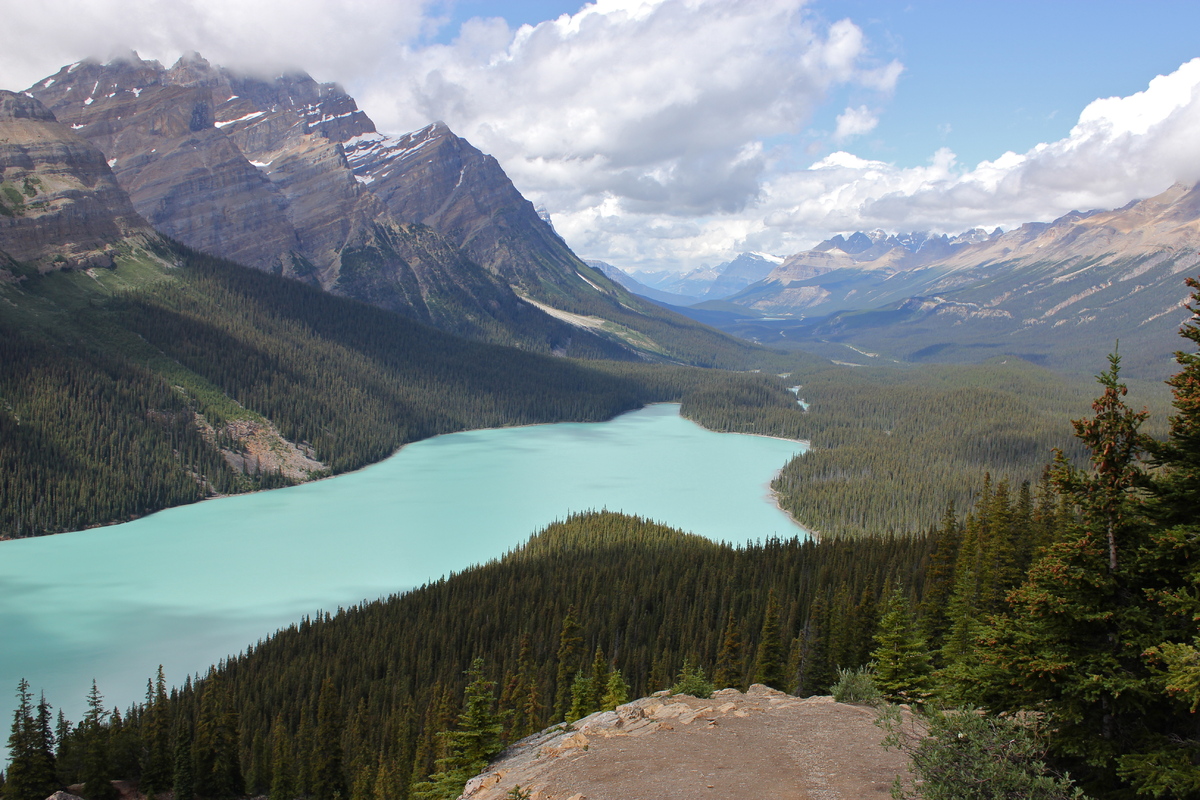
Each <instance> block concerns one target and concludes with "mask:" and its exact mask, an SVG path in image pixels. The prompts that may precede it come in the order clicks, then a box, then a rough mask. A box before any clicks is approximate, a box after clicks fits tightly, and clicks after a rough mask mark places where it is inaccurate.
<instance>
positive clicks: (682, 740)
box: [463, 686, 907, 800]
mask: <svg viewBox="0 0 1200 800" xmlns="http://www.w3.org/2000/svg"><path fill="white" fill-rule="evenodd" d="M874 719H875V712H874V710H873V709H870V708H863V707H860V706H851V705H844V704H842V703H835V702H833V700H832V699H831V698H828V697H812V698H807V699H804V700H801V699H799V698H795V697H790V696H788V695H786V694H783V693H782V692H776V691H774V690H773V689H768V688H766V687H763V686H752V687H750V690H749V691H748V692H747V693H746V694H742V693H741V692H738V691H736V690H733V689H725V690H722V691H720V692H717V693H716V694H714V695H713V697H712V698H711V699H709V700H698V699H696V698H694V697H688V696H682V695H677V696H673V697H671V696H654V697H648V698H643V699H641V700H637V701H635V702H633V703H630V704H628V705H625V706H622V707H621V708H620V709H618V710H617V711H616V712H611V711H610V712H607V713H604V714H594V715H592V716H591V717H587V718H585V719H582V720H580V721H579V722H577V723H575V725H574V726H572V730H563V729H549V730H547V731H543V732H542V733H541V734H537V735H535V736H532V737H530V738H529V739H525V740H523V741H521V742H518V743H517V744H516V745H514V746H513V747H511V748H509V750H507V751H506V752H505V753H503V754H502V755H501V758H500V759H499V760H498V761H496V762H495V763H494V764H492V765H491V768H490V769H489V771H488V772H485V773H484V774H482V775H480V776H479V777H477V778H475V779H474V780H473V781H472V782H471V783H468V784H467V790H466V792H465V793H464V794H463V798H466V800H504V798H505V797H506V795H508V793H509V790H510V789H511V788H512V787H513V786H515V785H520V786H521V788H522V789H525V790H529V791H531V798H532V800H692V798H701V799H703V798H713V800H718V799H719V800H872V799H873V798H881V799H882V798H886V797H888V791H889V788H890V786H891V784H892V780H893V779H894V778H895V777H896V775H897V774H899V773H901V772H904V771H905V769H906V767H907V763H906V760H905V758H904V756H903V755H901V754H900V753H897V752H895V751H890V752H889V751H886V750H884V749H883V747H881V746H880V745H879V742H880V740H881V739H882V738H883V732H882V731H880V730H879V729H878V728H876V727H875V725H874V724H873V721H874Z"/></svg>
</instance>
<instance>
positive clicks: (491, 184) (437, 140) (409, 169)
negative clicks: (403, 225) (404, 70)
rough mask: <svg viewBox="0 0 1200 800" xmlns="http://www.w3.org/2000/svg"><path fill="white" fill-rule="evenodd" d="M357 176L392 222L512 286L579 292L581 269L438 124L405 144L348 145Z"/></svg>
mask: <svg viewBox="0 0 1200 800" xmlns="http://www.w3.org/2000/svg"><path fill="white" fill-rule="evenodd" d="M345 148H346V155H347V157H348V159H349V160H350V164H351V165H352V167H353V168H354V174H355V176H356V177H357V178H358V179H359V180H360V181H363V182H364V183H365V184H367V185H368V186H369V187H370V189H371V191H372V192H373V193H374V194H375V195H376V196H377V197H378V198H379V199H380V200H381V201H382V202H383V203H384V205H385V206H387V208H388V210H389V211H391V212H392V213H393V214H394V215H395V216H396V217H397V218H399V219H401V220H405V221H408V222H420V223H423V224H425V225H428V226H429V227H431V228H433V229H434V230H436V231H438V232H439V233H441V234H442V235H444V236H446V237H447V238H449V239H450V240H451V241H453V242H454V243H455V244H456V245H458V246H459V247H461V248H462V249H463V250H464V252H466V253H467V254H468V256H469V257H470V258H471V260H473V261H475V262H476V263H478V264H480V265H482V266H483V267H485V268H487V269H488V270H490V271H492V272H493V273H495V274H497V275H499V276H501V277H503V278H504V279H505V280H506V281H508V282H509V283H512V284H515V285H517V286H519V287H521V288H524V289H527V290H530V291H533V292H535V293H537V291H538V290H539V289H540V288H542V287H543V285H544V284H546V283H547V282H549V283H552V284H560V285H561V284H566V285H576V286H580V285H582V284H583V283H584V281H583V279H582V278H580V277H579V276H578V275H577V274H576V270H577V269H578V268H579V266H580V265H581V262H580V261H579V259H578V258H576V257H575V255H574V254H573V253H571V251H570V250H569V249H568V248H567V246H566V245H565V244H564V243H563V241H562V239H560V238H559V236H558V234H556V233H555V232H554V230H553V228H551V227H550V226H549V225H548V224H547V223H546V221H545V220H543V219H542V218H541V217H540V216H539V215H538V213H537V210H536V209H535V208H534V206H533V204H532V203H530V202H529V201H528V200H526V199H525V198H524V197H523V196H521V193H520V192H518V191H517V189H516V187H515V186H513V185H512V181H510V180H509V179H508V176H507V175H505V174H504V171H503V169H501V167H500V164H499V163H497V161H496V159H494V158H492V157H491V156H489V155H484V154H483V153H481V152H480V151H479V150H477V149H476V148H475V147H473V146H472V145H471V144H470V143H469V142H467V141H466V140H465V139H462V138H460V137H458V136H456V135H455V134H454V133H453V132H452V131H451V130H450V129H449V128H447V127H446V126H445V125H444V124H443V123H440V122H435V123H434V124H432V125H429V126H428V127H426V128H422V129H421V130H419V131H415V132H413V133H410V134H407V135H405V136H395V137H386V136H382V135H381V134H378V133H370V134H364V135H362V136H358V137H355V138H353V139H350V140H348V141H347V142H346V143H345Z"/></svg>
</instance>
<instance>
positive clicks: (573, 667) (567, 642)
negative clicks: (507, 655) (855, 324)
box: [554, 606, 583, 719]
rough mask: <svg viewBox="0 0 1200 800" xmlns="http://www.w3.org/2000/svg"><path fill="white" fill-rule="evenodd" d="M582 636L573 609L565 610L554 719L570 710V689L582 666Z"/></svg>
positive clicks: (560, 642) (563, 715)
mask: <svg viewBox="0 0 1200 800" xmlns="http://www.w3.org/2000/svg"><path fill="white" fill-rule="evenodd" d="M582 656H583V636H582V635H581V634H580V628H579V623H578V622H577V621H576V620H575V607H574V606H571V607H570V608H568V609H567V615H566V616H565V617H564V618H563V623H562V632H561V633H560V634H559V637H558V675H557V678H556V680H555V684H554V685H555V695H554V717H555V719H563V718H564V717H565V716H566V714H567V712H568V711H569V710H570V708H571V688H572V684H573V681H574V677H575V673H577V672H578V671H579V669H580V667H581V666H582V664H581V658H582Z"/></svg>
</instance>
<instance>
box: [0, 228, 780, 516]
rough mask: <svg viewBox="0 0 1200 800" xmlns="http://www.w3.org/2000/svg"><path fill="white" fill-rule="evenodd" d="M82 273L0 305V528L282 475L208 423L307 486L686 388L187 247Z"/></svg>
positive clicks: (673, 375)
mask: <svg viewBox="0 0 1200 800" xmlns="http://www.w3.org/2000/svg"><path fill="white" fill-rule="evenodd" d="M176 257H178V258H179V263H178V265H177V266H174V267H164V266H163V263H166V262H162V261H161V259H169V258H176ZM94 272H95V274H94V275H91V276H89V275H84V274H83V273H77V272H76V273H50V274H46V275H29V276H26V278H25V280H24V281H23V282H22V283H21V284H20V290H19V293H16V292H15V290H12V289H9V290H8V292H9V294H8V295H6V299H7V300H8V302H5V303H0V356H2V358H0V432H3V434H4V435H3V436H0V465H2V466H4V467H5V468H4V469H3V470H2V471H0V498H3V500H4V502H2V503H0V538H9V537H19V536H32V535H38V534H42V533H52V532H57V531H62V530H72V529H77V528H82V527H87V526H90V525H95V524H100V523H107V522H114V521H120V520H124V519H129V518H131V517H134V516H137V515H140V514H144V513H147V512H150V511H154V510H157V509H160V508H165V507H167V506H172V505H179V504H181V503H187V502H193V501H195V500H199V499H202V498H204V497H206V496H210V495H211V494H213V493H229V492H236V491H245V490H249V489H258V488H270V487H273V486H279V485H286V484H288V483H290V482H292V480H293V479H289V478H288V477H287V476H285V475H283V474H280V473H279V472H278V471H273V470H270V469H246V468H243V467H239V466H236V465H235V464H233V463H231V462H230V461H229V460H227V459H226V458H224V457H223V456H222V452H221V451H222V450H224V451H226V452H228V453H232V454H235V455H237V454H238V453H239V451H240V450H241V449H242V448H243V447H244V443H242V442H239V441H237V440H236V439H235V438H233V437H231V436H229V435H227V433H226V430H227V428H228V424H229V423H231V422H233V421H237V420H249V421H253V422H255V423H263V424H267V425H271V426H274V428H275V429H276V430H278V432H279V434H280V435H281V436H282V438H283V439H285V440H287V441H288V442H294V443H297V444H299V445H301V446H302V447H303V448H305V449H306V450H308V451H309V452H312V453H313V454H315V457H316V458H317V459H318V460H319V461H320V462H321V463H322V464H323V465H324V467H323V468H321V469H318V470H316V471H315V472H314V473H313V474H312V477H320V476H322V475H325V474H336V473H340V472H345V471H347V470H353V469H357V468H359V467H362V466H364V465H366V464H370V463H373V462H375V461H379V460H380V459H382V458H385V457H387V456H388V455H390V454H391V453H392V452H394V451H395V450H396V449H397V448H398V447H400V446H401V445H403V444H405V443H407V442H412V441H415V440H417V439H421V438H425V437H428V436H433V435H436V434H440V433H447V432H451V431H458V430H464V429H467V428H481V427H499V426H505V425H522V424H529V423H538V422H554V421H560V420H574V421H595V420H602V419H607V418H610V417H612V416H613V415H615V414H618V413H620V412H622V411H628V410H631V409H634V408H637V407H639V406H641V405H642V404H644V403H647V402H655V401H661V400H678V399H679V398H680V397H681V396H682V393H683V392H684V391H686V390H687V389H688V387H694V386H698V385H700V384H702V383H703V382H704V379H703V378H702V377H701V375H702V374H704V372H705V371H702V370H698V369H684V368H675V369H669V370H667V371H666V372H664V373H662V374H661V375H660V374H657V373H655V372H654V371H653V370H649V369H644V368H642V369H639V368H638V367H637V366H636V365H633V364H629V365H624V366H623V365H621V364H619V363H611V364H606V365H604V366H601V362H598V361H587V360H578V359H565V358H556V357H553V356H549V355H543V354H535V353H529V352H525V351H522V350H519V349H516V348H511V347H501V346H498V345H488V344H482V343H479V342H473V341H469V340H464V339H460V338H458V337H455V336H452V335H449V334H446V333H443V332H440V331H437V330H435V329H433V328H429V327H427V326H424V325H421V324H419V323H416V322H413V321H411V320H407V319H404V318H402V317H399V316H397V315H395V314H392V313H389V312H386V311H381V310H379V309H376V308H374V307H371V306H366V305H363V304H361V303H357V302H354V301H349V300H345V299H342V298H338V297H335V296H332V295H329V294H326V293H323V292H319V291H316V290H314V289H312V288H310V287H308V286H305V285H303V284H300V283H297V282H295V281H288V280H283V279H281V278H277V277H275V276H271V275H268V274H265V273H261V272H258V271H256V270H250V269H245V268H242V267H239V266H237V265H233V264H230V263H227V262H223V261H220V260H219V259H214V258H210V257H208V256H204V255H201V254H198V253H194V252H190V251H187V250H181V251H180V252H179V253H174V252H173V251H165V252H164V253H160V254H159V255H158V258H157V259H156V258H151V257H145V258H143V259H142V260H140V261H139V260H136V259H130V260H128V261H127V263H125V264H124V265H123V266H122V267H120V268H119V269H115V270H111V271H110V270H98V271H94ZM585 354H586V353H585ZM591 355H593V356H596V357H601V356H608V355H611V353H610V352H609V351H608V350H605V349H598V350H596V352H594V353H591ZM714 374H715V373H714ZM722 375H723V377H722V380H724V381H726V382H728V381H734V382H736V381H738V380H742V381H750V382H753V383H755V384H756V385H760V390H761V384H763V382H764V381H765V379H764V378H762V377H761V376H755V375H751V374H745V375H743V376H741V377H740V378H739V377H738V376H736V375H732V374H722ZM773 388H774V391H775V392H776V393H781V390H780V389H779V388H778V387H773Z"/></svg>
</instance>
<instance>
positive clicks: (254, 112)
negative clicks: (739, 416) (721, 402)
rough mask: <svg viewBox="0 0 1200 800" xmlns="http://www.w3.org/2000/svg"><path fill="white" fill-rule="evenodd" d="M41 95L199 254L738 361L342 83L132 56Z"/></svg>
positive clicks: (483, 176) (555, 341)
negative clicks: (379, 114)
mask: <svg viewBox="0 0 1200 800" xmlns="http://www.w3.org/2000/svg"><path fill="white" fill-rule="evenodd" d="M28 93H29V94H31V95H32V96H34V97H36V98H38V99H39V100H41V101H42V102H43V103H44V104H45V105H46V106H47V107H48V108H49V109H50V110H51V111H52V112H53V113H54V115H55V116H56V117H57V118H58V119H59V120H60V121H62V122H64V123H66V124H68V125H70V127H71V128H72V129H73V130H74V131H76V132H77V133H78V134H79V135H81V136H83V137H84V138H87V139H88V140H89V141H91V142H92V143H93V144H95V145H96V146H97V147H99V148H100V150H101V151H103V152H104V154H105V156H106V160H107V161H108V163H109V164H110V166H111V167H112V170H113V172H114V174H115V175H116V178H117V181H118V182H119V183H120V185H121V186H122V187H123V188H124V189H125V190H126V191H127V192H128V194H129V196H130V198H131V200H132V202H133V206H134V208H135V209H137V211H138V212H139V213H140V214H142V216H144V217H145V218H146V219H147V220H148V221H149V222H150V223H151V224H152V225H153V226H154V227H155V228H156V229H157V230H159V231H161V232H162V233H165V234H166V235H168V236H170V237H172V238H173V239H176V240H178V241H180V242H182V243H184V244H185V245H188V246H189V247H193V248H195V249H197V250H202V251H204V252H207V253H211V254H214V255H219V256H222V257H226V258H229V259H231V260H235V261H238V262H239V263H244V264H248V265H250V266H254V267H257V268H259V269H263V270H266V271H269V272H274V273H277V274H282V275H285V276H287V277H291V278H295V279H298V280H302V281H305V282H308V283H311V284H313V285H316V286H319V287H320V288H322V289H324V290H326V291H330V292H333V293H335V294H340V295H343V296H347V297H353V298H356V299H360V300H364V301H366V302H369V303H371V304H373V305H377V306H380V307H382V308H386V309H388V310H391V311H396V312H399V313H402V314H405V315H406V316H410V317H412V318H414V319H417V320H420V321H422V322H427V323H430V324H433V325H436V326H438V327H441V328H443V329H445V330H449V331H452V332H455V333H460V334H464V335H468V336H472V337H474V338H478V339H484V340H487V341H494V342H500V343H508V344H516V345H519V346H522V347H525V348H527V349H533V350H539V351H543V352H555V353H560V354H574V355H583V356H603V357H616V358H632V357H643V358H652V359H661V360H677V361H685V362H691V363H702V362H703V361H704V359H706V358H711V353H712V352H713V351H715V350H716V351H724V352H726V353H728V354H730V355H731V357H732V354H733V353H734V352H735V351H738V350H739V348H740V346H739V345H737V344H736V343H735V342H734V341H733V340H731V339H729V338H727V337H723V336H721V335H720V334H717V333H716V332H714V331H711V330H705V329H704V328H702V326H699V325H696V324H695V323H692V322H691V321H689V320H686V319H683V318H680V317H677V316H675V315H672V314H669V313H668V312H665V311H663V310H661V309H659V308H657V307H654V306H653V305H651V304H649V303H645V302H644V301H639V300H638V299H636V298H634V297H632V296H631V295H629V294H628V293H627V292H625V291H623V290H622V289H620V288H619V287H618V286H616V285H615V284H613V283H611V282H610V281H608V280H607V279H606V278H604V277H603V276H601V275H600V274H599V273H596V272H593V271H592V270H590V269H589V268H588V267H587V266H586V265H585V264H583V262H582V261H580V260H579V259H578V258H577V257H576V256H575V255H574V254H573V253H572V252H571V250H570V248H569V247H567V245H566V243H565V242H563V241H562V239H561V238H560V237H559V236H558V235H557V234H556V233H555V232H554V230H553V228H551V227H550V225H549V224H547V222H545V221H544V220H543V219H542V218H541V217H540V216H539V215H538V213H537V211H536V209H534V207H533V206H532V205H531V204H530V203H529V202H528V201H527V200H525V198H524V197H522V196H521V194H520V193H519V192H518V191H517V190H516V188H515V187H514V186H513V185H512V182H511V181H509V179H508V177H507V176H506V175H505V174H504V172H503V170H502V169H501V168H500V166H499V164H498V163H497V162H496V160H495V159H494V158H492V157H491V156H487V155H484V154H483V153H481V152H479V150H477V149H476V148H474V147H473V146H471V145H470V143H469V142H467V141H466V140H464V139H462V138H460V137H458V136H456V135H455V134H454V133H453V132H452V131H450V130H449V129H448V128H447V127H446V126H445V125H443V124H441V123H434V124H432V125H430V126H428V127H426V128H424V129H422V130H420V131H415V132H413V133H410V134H406V135H403V136H385V135H383V134H381V133H379V132H378V131H376V129H375V125H374V123H373V122H372V121H371V120H370V118H369V117H367V115H366V114H365V113H364V112H362V111H361V110H360V109H359V108H358V107H357V104H356V103H355V101H354V99H353V98H352V97H350V96H349V95H347V94H346V93H345V91H344V90H342V89H341V87H339V86H337V85H336V84H329V83H327V84H319V83H317V82H316V81H314V80H313V79H312V78H311V77H309V76H307V75H305V74H303V73H291V74H286V75H281V76H277V77H275V78H272V79H269V80H267V79H261V78H257V77H251V76H245V75H240V74H238V73H235V72H233V71H231V70H227V69H224V68H221V67H218V66H214V65H211V64H209V63H208V62H207V61H205V60H204V59H203V58H201V57H200V56H198V55H196V54H192V55H189V56H185V57H184V58H181V59H180V60H179V61H178V62H177V63H176V64H174V65H173V66H171V67H170V68H165V67H163V66H162V65H161V64H159V63H158V62H155V61H144V60H142V59H140V58H138V57H137V55H136V54H130V55H129V56H127V57H124V58H121V59H117V60H114V61H112V62H110V63H108V64H100V63H98V62H95V61H82V62H78V63H76V64H72V65H70V66H67V67H63V68H62V69H61V70H59V71H58V72H57V73H55V74H54V75H52V76H49V77H47V78H45V79H43V80H41V81H39V82H38V83H36V84H35V85H34V86H32V87H31V88H30V89H29V92H28ZM680 334H682V337H683V338H682V339H681V338H680ZM685 340H686V341H685ZM701 341H704V342H706V343H705V344H703V345H701V344H699V343H700V342H701ZM740 349H741V350H743V351H744V348H740Z"/></svg>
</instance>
